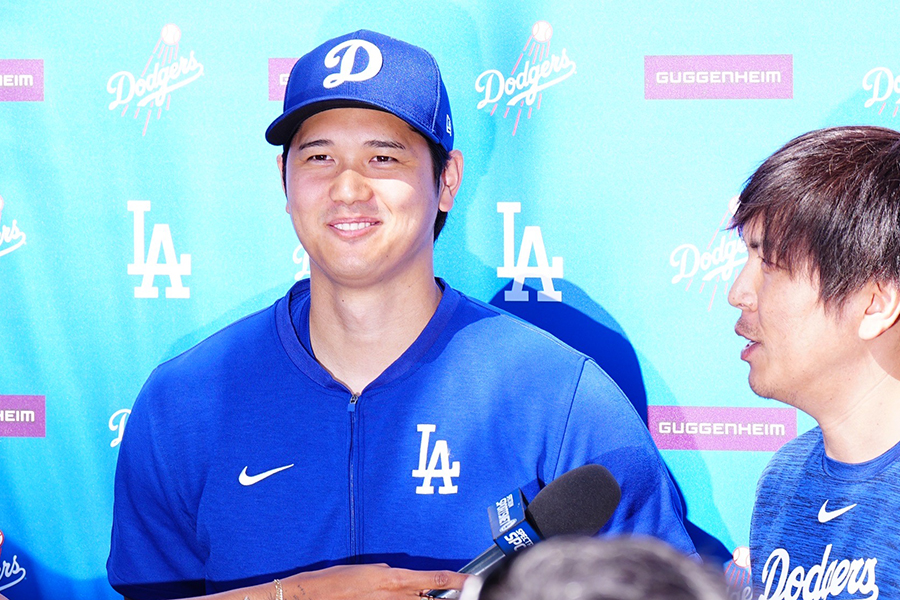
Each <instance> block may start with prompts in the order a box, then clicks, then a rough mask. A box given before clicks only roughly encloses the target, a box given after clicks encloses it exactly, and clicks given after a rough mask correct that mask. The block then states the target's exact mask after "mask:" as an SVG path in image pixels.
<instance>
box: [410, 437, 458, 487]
mask: <svg viewBox="0 0 900 600" xmlns="http://www.w3.org/2000/svg"><path fill="white" fill-rule="evenodd" d="M436 429H437V427H436V426H435V425H429V424H420V425H418V426H417V427H416V430H417V431H418V432H419V433H421V434H422V444H421V446H419V468H418V469H413V472H412V476H413V477H421V478H422V485H419V486H416V493H417V494H434V486H433V485H431V480H432V479H433V478H435V477H439V478H441V479H443V480H444V483H443V485H441V486H440V487H439V488H438V493H439V494H455V493H457V491H458V489H459V488H458V486H456V485H453V478H454V477H459V461H458V460H455V461H453V462H452V463H451V462H450V447H449V446H448V445H447V440H435V442H434V450H432V451H431V458H430V459H429V458H428V445H429V444H428V439H429V437H430V436H431V434H432V433H434V432H435V430H436ZM426 465H427V466H426Z"/></svg>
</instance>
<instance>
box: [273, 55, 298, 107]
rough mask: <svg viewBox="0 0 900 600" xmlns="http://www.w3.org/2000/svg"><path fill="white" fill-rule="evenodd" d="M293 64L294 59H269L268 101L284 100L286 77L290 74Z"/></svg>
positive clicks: (295, 60)
mask: <svg viewBox="0 0 900 600" xmlns="http://www.w3.org/2000/svg"><path fill="white" fill-rule="evenodd" d="M295 62H297V59H296V58H270V59H269V100H284V90H285V88H286V87H287V80H288V75H290V74H291V69H292V68H293V67H294V63H295Z"/></svg>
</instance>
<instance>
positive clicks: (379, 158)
mask: <svg viewBox="0 0 900 600" xmlns="http://www.w3.org/2000/svg"><path fill="white" fill-rule="evenodd" d="M372 160H374V161H375V162H377V163H387V162H394V157H393V156H384V155H378V156H376V157H374V158H373V159H372Z"/></svg>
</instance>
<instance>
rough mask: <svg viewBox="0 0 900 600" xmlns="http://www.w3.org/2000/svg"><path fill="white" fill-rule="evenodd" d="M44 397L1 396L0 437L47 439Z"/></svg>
mask: <svg viewBox="0 0 900 600" xmlns="http://www.w3.org/2000/svg"><path fill="white" fill-rule="evenodd" d="M46 422H47V418H46V412H45V402H44V396H0V437H40V438H42V437H45V436H46Z"/></svg>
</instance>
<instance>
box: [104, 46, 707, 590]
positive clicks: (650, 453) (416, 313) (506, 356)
mask: <svg viewBox="0 0 900 600" xmlns="http://www.w3.org/2000/svg"><path fill="white" fill-rule="evenodd" d="M284 108H285V110H284V113H283V114H282V115H281V116H280V117H278V119H276V120H275V121H274V122H273V123H272V125H271V126H270V127H269V130H268V131H267V134H266V139H267V140H268V141H269V142H270V143H272V144H275V145H280V146H284V152H283V154H282V156H281V157H279V158H280V160H279V165H280V168H281V173H282V178H283V179H282V181H283V183H284V190H285V194H286V196H287V212H288V213H289V214H290V216H291V220H292V222H293V225H294V229H295V230H296V232H297V235H298V236H299V238H300V241H301V242H302V244H303V247H304V248H305V249H306V251H307V253H308V254H309V257H310V272H311V274H310V278H309V280H308V281H303V282H300V283H298V284H297V285H295V286H294V287H293V288H292V289H291V290H290V291H289V292H288V293H287V295H285V297H284V298H282V299H281V300H279V301H278V302H276V303H275V304H274V305H273V306H272V307H270V308H269V309H266V310H263V311H260V312H259V313H256V314H254V315H251V316H249V317H247V318H245V319H243V320H241V321H239V322H237V323H235V324H233V325H231V326H229V327H227V328H225V329H224V330H222V331H220V332H219V333H217V334H215V335H213V336H212V337H210V338H209V339H207V340H205V341H203V342H201V343H200V344H198V345H197V346H196V347H194V348H192V349H191V350H189V351H188V352H186V353H185V354H183V355H181V356H178V357H176V358H174V359H172V360H171V361H169V362H167V363H165V364H163V365H161V366H160V367H159V368H158V369H157V370H156V371H155V372H154V373H153V374H152V375H151V377H150V379H149V380H148V382H147V384H146V385H145V386H144V388H143V390H142V391H141V394H140V396H139V397H138V399H137V401H136V402H135V405H134V409H133V412H132V414H131V417H130V419H129V422H128V430H127V433H126V435H125V436H124V439H123V442H122V445H121V450H120V455H119V464H118V469H117V474H116V498H115V516H114V524H113V536H112V549H111V551H110V558H109V562H108V573H109V579H110V581H111V583H112V584H113V585H114V586H115V587H116V589H117V590H119V591H121V592H122V593H123V594H124V595H126V596H129V597H131V598H135V599H136V600H150V599H157V598H173V597H185V596H192V595H201V594H204V593H211V592H223V595H222V596H221V597H222V598H229V599H230V598H234V599H237V600H241V599H243V598H253V599H256V598H272V597H275V598H276V599H277V600H281V597H282V595H283V597H284V598H317V599H327V598H354V599H356V598H360V597H365V598H398V597H414V596H416V595H418V594H419V592H420V591H422V590H427V589H434V588H458V587H460V586H461V584H462V582H463V580H464V577H463V576H461V575H458V574H456V573H454V572H452V570H453V569H457V568H459V567H461V566H463V565H464V564H465V563H466V562H467V561H469V560H470V559H472V558H473V557H475V556H476V555H478V554H479V553H480V552H481V551H483V550H484V549H485V548H486V547H487V546H488V544H490V543H491V539H490V534H489V531H490V528H489V524H488V521H487V518H486V515H485V508H486V507H487V506H488V505H489V504H491V503H493V502H495V501H497V500H498V499H500V498H503V497H504V496H506V495H507V494H508V493H509V492H510V491H511V490H514V489H515V488H517V487H526V491H529V492H531V493H532V494H533V493H535V492H536V491H537V489H538V488H539V487H540V485H543V484H544V483H547V482H550V481H552V480H553V479H555V478H556V477H558V476H559V475H561V474H562V473H565V472H566V471H569V470H570V469H573V468H575V467H578V466H580V465H583V464H585V463H588V462H598V463H601V464H603V465H604V466H606V467H607V468H608V469H609V470H610V471H611V472H612V473H613V475H614V476H615V477H616V478H617V479H618V481H619V483H620V485H621V488H622V497H623V500H622V503H621V505H620V506H619V509H618V510H617V511H616V513H615V515H614V516H613V517H612V519H611V520H610V522H609V523H608V524H607V526H606V530H609V531H617V532H621V531H638V532H642V533H646V534H649V535H658V536H661V537H664V538H665V539H667V540H668V541H669V542H670V543H672V544H674V545H676V546H677V547H679V548H680V549H681V550H682V551H683V552H687V553H689V552H692V551H693V547H692V544H691V542H690V539H689V538H688V537H687V534H686V532H685V529H684V526H683V523H682V521H681V513H680V506H679V504H678V499H677V496H676V495H675V491H674V488H673V485H672V482H671V480H670V479H669V478H668V476H667V474H666V471H665V468H664V467H663V465H662V462H661V459H660V457H659V453H658V452H657V451H656V449H655V447H654V446H653V442H652V440H651V439H650V437H649V434H648V432H647V431H646V429H645V428H644V427H643V424H642V423H641V421H640V420H639V418H638V417H637V415H636V413H635V411H634V410H633V409H632V407H631V405H630V404H629V403H628V401H627V399H626V398H625V397H624V396H623V395H622V393H621V391H619V389H618V387H617V386H616V385H615V383H613V382H612V381H611V380H610V379H609V377H607V376H606V374H605V373H604V372H603V371H602V370H600V368H599V367H597V365H596V364H595V363H593V362H592V361H590V360H589V359H587V357H585V356H584V355H582V354H580V353H578V352H575V351H574V350H572V349H571V348H568V347H566V346H564V345H563V344H561V343H560V342H559V341H558V340H555V339H553V338H552V337H550V336H549V335H547V334H545V333H543V332H541V331H538V330H536V329H534V328H532V327H530V326H528V325H527V324H525V323H523V322H521V321H518V320H516V319H514V318H511V317H510V316H508V315H506V314H505V313H502V312H500V311H498V310H496V309H494V308H491V307H489V306H486V305H484V304H482V303H480V302H476V301H474V300H472V299H469V298H467V297H466V296H464V295H463V294H460V293H459V292H457V291H455V290H453V289H452V288H451V287H450V286H448V285H447V284H446V283H445V282H443V281H442V280H440V279H435V276H434V266H433V246H434V240H435V237H436V235H437V231H438V230H439V227H440V223H441V217H440V215H441V213H446V212H447V211H449V210H450V208H451V207H452V205H453V201H454V197H455V195H456V192H457V190H458V189H459V186H460V183H461V180H462V173H463V159H462V155H461V154H460V152H459V151H458V150H454V149H453V133H454V129H453V121H452V119H451V114H450V106H449V102H448V100H447V93H446V90H445V88H444V84H443V82H442V81H441V76H440V72H439V71H438V68H437V64H436V63H435V61H434V58H432V57H431V55H430V54H428V53H427V52H425V51H424V50H422V49H421V48H417V47H415V46H412V45H410V44H407V43H404V42H400V41H399V40H395V39H392V38H389V37H386V36H384V35H381V34H377V33H373V32H370V31H359V32H356V33H353V34H349V35H345V36H341V37H339V38H336V39H333V40H330V41H329V42H326V43H325V44H323V45H321V46H319V47H318V48H316V49H315V50H313V51H311V52H310V53H309V54H307V55H305V56H304V57H302V58H301V59H300V60H299V61H298V62H297V64H296V65H295V66H294V68H293V70H292V72H291V77H290V80H289V82H288V85H287V89H286V93H285V102H284ZM198 424H202V426H198ZM529 486H530V487H529ZM359 563H385V564H365V565H364V564H359ZM387 565H390V567H388V566H387ZM398 567H401V568H398ZM423 569H424V570H425V571H421V570H423ZM432 569H437V570H432ZM444 569H447V570H444ZM282 578H283V579H282Z"/></svg>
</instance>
